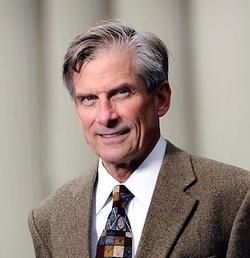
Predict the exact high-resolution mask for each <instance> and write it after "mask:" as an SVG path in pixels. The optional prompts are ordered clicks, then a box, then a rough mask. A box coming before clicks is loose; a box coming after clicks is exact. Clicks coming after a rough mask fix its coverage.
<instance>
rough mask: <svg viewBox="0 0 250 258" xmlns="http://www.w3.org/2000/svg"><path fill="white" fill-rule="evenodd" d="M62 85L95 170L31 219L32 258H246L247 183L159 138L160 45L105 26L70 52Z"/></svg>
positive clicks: (166, 91)
mask: <svg viewBox="0 0 250 258" xmlns="http://www.w3.org/2000/svg"><path fill="white" fill-rule="evenodd" d="M63 78H64V80H65V83H66V86H67V88H68V90H69V92H70V95H71V97H72V99H73V100H74V102H75V108H76V112H77V114H78V117H79V120H80V122H81V125H82V127H83V131H84V135H85V139H86V141H87V143H88V144H89V145H90V146H91V147H92V149H93V150H94V151H95V153H96V154H97V155H98V156H99V157H100V160H99V163H98V166H97V167H96V168H95V169H94V170H93V171H90V172H88V173H87V172H86V173H84V175H83V176H82V177H79V178H76V179H75V180H73V181H72V182H69V183H68V184H66V185H64V186H62V187H61V188H60V189H58V190H57V192H56V193H55V194H54V195H52V196H50V197H48V198H46V199H45V200H44V201H43V202H42V203H41V204H40V205H39V206H38V207H37V208H35V209H33V211H32V213H31V215H30V217H29V226H30V230H31V233H32V237H33V242H34V246H35V252H36V256H37V257H58V258H59V257H60V258H62V257H74V258H77V257H79V258H80V257H83V258H88V257H137V258H141V257H143V258H146V257H147V258H149V257H150V258H151V257H157V258H163V257H176V258H177V257H178V258H184V257H197V258H198V257H227V258H243V257H250V242H249V240H250V194H248V190H249V187H250V174H248V172H247V171H243V170H242V169H239V168H234V167H232V166H229V165H225V164H222V163H218V162H215V161H210V160H207V159H202V158H198V157H195V156H192V155H190V154H188V153H186V152H184V151H182V150H180V149H178V148H177V147H175V146H174V145H173V144H171V143H170V142H168V141H166V140H164V139H163V138H162V137H161V134H160V126H159V118H160V117H162V116H163V115H164V114H165V113H166V112H167V111H168V109H169V106H170V96H171V90H170V86H169V83H168V54H167V49H166V47H165V46H164V44H163V43H162V42H161V40H160V39H158V38H157V37H156V36H155V35H153V34H151V33H140V32H137V31H135V30H134V29H132V28H130V27H128V26H126V25H123V24H121V23H118V22H106V23H103V24H101V25H99V26H97V27H94V28H92V29H91V30H89V31H87V32H86V33H84V34H81V35H79V36H78V37H77V38H76V39H75V40H74V41H73V42H72V43H71V45H70V47H69V49H68V51H67V54H66V56H65V62H64V66H63ZM117 185H118V187H116V186H117ZM114 187H115V188H114ZM113 188H114V189H115V190H113ZM112 190H113V197H111V193H112ZM123 191H124V192H123ZM124 196H125V197H126V198H127V199H126V198H125V199H126V200H125V199H124V198H123V197H124ZM128 197H129V198H128ZM112 198H113V199H112Z"/></svg>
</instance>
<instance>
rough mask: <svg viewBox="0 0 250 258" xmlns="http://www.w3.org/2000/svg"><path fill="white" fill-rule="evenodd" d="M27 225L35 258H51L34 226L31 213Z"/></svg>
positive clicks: (33, 218)
mask: <svg viewBox="0 0 250 258" xmlns="http://www.w3.org/2000/svg"><path fill="white" fill-rule="evenodd" d="M28 224H29V229H30V232H31V236H32V240H33V245H34V249H35V254H36V258H51V256H50V254H49V252H48V250H47V248H46V246H45V244H44V242H43V240H42V238H41V236H40V234H39V231H38V229H37V226H36V224H35V217H34V214H33V211H32V212H31V214H30V215H29V218H28Z"/></svg>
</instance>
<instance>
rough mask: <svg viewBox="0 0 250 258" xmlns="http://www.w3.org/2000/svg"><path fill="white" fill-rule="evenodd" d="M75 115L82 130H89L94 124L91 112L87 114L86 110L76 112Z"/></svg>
mask: <svg viewBox="0 0 250 258" xmlns="http://www.w3.org/2000/svg"><path fill="white" fill-rule="evenodd" d="M77 115H78V118H79V121H80V123H81V126H82V127H83V129H84V130H89V129H90V128H91V126H92V124H93V122H94V116H93V114H92V112H88V111H86V110H84V111H82V110H80V111H79V110H77Z"/></svg>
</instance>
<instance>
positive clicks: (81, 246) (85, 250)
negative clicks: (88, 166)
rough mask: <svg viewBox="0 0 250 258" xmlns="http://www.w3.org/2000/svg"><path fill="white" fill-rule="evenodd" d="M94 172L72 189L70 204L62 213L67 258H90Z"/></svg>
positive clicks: (64, 246)
mask: <svg viewBox="0 0 250 258" xmlns="http://www.w3.org/2000/svg"><path fill="white" fill-rule="evenodd" d="M95 179H96V171H91V173H90V174H89V175H86V174H85V175H83V176H82V177H81V178H80V179H79V180H78V182H79V185H78V186H77V187H76V188H74V189H72V196H71V197H72V202H71V204H70V206H68V207H67V210H66V211H65V213H64V217H65V218H66V219H64V222H65V223H64V225H62V226H63V228H64V238H63V239H62V241H63V248H64V250H65V251H66V250H67V251H66V253H67V257H86V258H89V257H90V241H91V223H92V222H91V212H92V194H93V189H94V184H95Z"/></svg>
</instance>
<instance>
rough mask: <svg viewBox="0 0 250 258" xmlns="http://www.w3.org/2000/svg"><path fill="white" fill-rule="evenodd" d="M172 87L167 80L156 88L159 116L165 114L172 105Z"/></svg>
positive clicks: (156, 104) (156, 105)
mask: <svg viewBox="0 0 250 258" xmlns="http://www.w3.org/2000/svg"><path fill="white" fill-rule="evenodd" d="M170 100H171V89H170V86H169V83H168V82H167V81H164V82H162V83H161V84H160V85H159V86H158V87H157V88H156V90H155V108H156V110H157V113H158V116H159V117H162V116H163V115H165V114H166V113H167V111H168V109H169V107H170Z"/></svg>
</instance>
